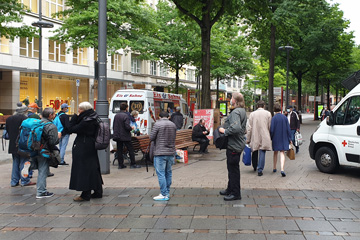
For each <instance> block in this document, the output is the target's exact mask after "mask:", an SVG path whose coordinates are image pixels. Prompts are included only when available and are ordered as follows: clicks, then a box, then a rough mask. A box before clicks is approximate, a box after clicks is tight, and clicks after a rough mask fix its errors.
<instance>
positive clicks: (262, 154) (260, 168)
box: [257, 150, 266, 172]
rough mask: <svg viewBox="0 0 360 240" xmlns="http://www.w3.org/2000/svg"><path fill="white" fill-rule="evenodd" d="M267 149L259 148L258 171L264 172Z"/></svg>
mask: <svg viewBox="0 0 360 240" xmlns="http://www.w3.org/2000/svg"><path fill="white" fill-rule="evenodd" d="M265 154H266V151H265V150H259V162H258V167H257V169H258V172H262V171H263V170H264V167H265Z"/></svg>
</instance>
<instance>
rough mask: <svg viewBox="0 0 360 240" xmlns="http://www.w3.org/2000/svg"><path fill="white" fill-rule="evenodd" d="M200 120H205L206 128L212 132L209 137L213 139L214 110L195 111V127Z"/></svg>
mask: <svg viewBox="0 0 360 240" xmlns="http://www.w3.org/2000/svg"><path fill="white" fill-rule="evenodd" d="M200 119H204V120H205V128H206V129H207V130H208V131H209V132H210V134H209V135H208V136H207V137H208V138H209V139H212V138H213V131H214V109H195V110H194V126H195V125H196V124H198V123H199V121H200Z"/></svg>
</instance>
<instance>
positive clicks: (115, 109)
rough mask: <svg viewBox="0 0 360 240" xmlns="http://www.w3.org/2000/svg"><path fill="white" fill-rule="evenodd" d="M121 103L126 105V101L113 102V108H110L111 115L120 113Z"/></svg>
mask: <svg viewBox="0 0 360 240" xmlns="http://www.w3.org/2000/svg"><path fill="white" fill-rule="evenodd" d="M122 103H126V104H127V101H116V100H115V101H113V108H112V112H113V113H118V112H120V105H121V104H122Z"/></svg>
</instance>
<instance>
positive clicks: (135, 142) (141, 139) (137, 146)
mask: <svg viewBox="0 0 360 240" xmlns="http://www.w3.org/2000/svg"><path fill="white" fill-rule="evenodd" d="M149 143H150V137H149V135H141V136H135V137H131V145H132V146H133V148H134V152H135V153H138V152H141V153H142V154H143V156H142V158H141V160H144V159H145V154H146V151H147V148H148V146H149ZM112 152H114V153H116V154H118V153H117V150H113V151H112ZM126 153H127V149H126V147H124V151H123V154H124V158H126V159H129V160H130V158H129V155H128V154H126ZM116 159H117V157H116V156H115V158H114V160H113V165H115V160H116Z"/></svg>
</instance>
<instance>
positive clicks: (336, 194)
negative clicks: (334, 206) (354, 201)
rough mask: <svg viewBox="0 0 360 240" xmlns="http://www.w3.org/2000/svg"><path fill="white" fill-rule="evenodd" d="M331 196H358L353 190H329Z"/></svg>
mask: <svg viewBox="0 0 360 240" xmlns="http://www.w3.org/2000/svg"><path fill="white" fill-rule="evenodd" d="M329 193H330V194H331V196H333V197H334V198H347V199H349V198H359V196H357V195H356V194H355V193H354V192H337V191H329Z"/></svg>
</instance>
